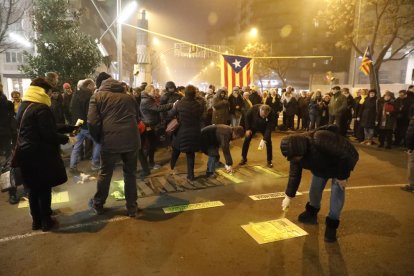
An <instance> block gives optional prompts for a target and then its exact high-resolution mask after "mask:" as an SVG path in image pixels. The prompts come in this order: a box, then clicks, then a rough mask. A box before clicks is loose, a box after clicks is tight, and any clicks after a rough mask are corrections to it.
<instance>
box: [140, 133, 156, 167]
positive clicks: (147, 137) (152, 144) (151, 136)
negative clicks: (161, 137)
mask: <svg viewBox="0 0 414 276" xmlns="http://www.w3.org/2000/svg"><path fill="white" fill-rule="evenodd" d="M143 137H144V139H143V140H144V143H145V145H147V146H148V149H147V156H146V157H148V163H149V165H150V166H154V155H155V149H156V148H157V141H158V137H157V133H156V131H155V129H151V130H147V131H145V132H144V133H143Z"/></svg>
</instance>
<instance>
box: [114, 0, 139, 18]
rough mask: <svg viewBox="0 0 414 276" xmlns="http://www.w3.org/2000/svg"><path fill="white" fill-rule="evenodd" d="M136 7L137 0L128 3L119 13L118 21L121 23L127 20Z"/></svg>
mask: <svg viewBox="0 0 414 276" xmlns="http://www.w3.org/2000/svg"><path fill="white" fill-rule="evenodd" d="M137 7H138V4H137V2H135V1H134V2H131V3H129V4H128V5H127V6H126V7H125V8H124V10H123V11H122V12H121V14H120V15H119V18H118V22H119V23H123V22H125V21H127V20H128V18H129V17H130V16H131V15H132V14H133V13H134V12H135V10H136V9H137Z"/></svg>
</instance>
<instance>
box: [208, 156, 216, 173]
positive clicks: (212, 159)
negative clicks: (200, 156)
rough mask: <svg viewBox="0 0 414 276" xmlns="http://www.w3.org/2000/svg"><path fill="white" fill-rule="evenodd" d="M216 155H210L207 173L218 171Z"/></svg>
mask: <svg viewBox="0 0 414 276" xmlns="http://www.w3.org/2000/svg"><path fill="white" fill-rule="evenodd" d="M217 161H218V160H217V157H216V156H209V157H208V161H207V173H214V172H215V171H216V162H217Z"/></svg>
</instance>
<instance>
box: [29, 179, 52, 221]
mask: <svg viewBox="0 0 414 276" xmlns="http://www.w3.org/2000/svg"><path fill="white" fill-rule="evenodd" d="M51 204H52V188H51V187H44V188H41V189H30V190H29V206H30V214H31V215H32V219H33V222H34V223H38V224H40V223H42V224H45V223H49V222H50V220H51V218H50V215H51Z"/></svg>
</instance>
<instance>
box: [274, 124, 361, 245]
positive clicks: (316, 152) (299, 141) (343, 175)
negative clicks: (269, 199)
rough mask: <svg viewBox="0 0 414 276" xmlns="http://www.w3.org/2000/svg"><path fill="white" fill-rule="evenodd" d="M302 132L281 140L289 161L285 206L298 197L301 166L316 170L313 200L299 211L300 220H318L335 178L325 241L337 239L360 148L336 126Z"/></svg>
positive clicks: (283, 151) (311, 222)
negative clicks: (330, 180) (350, 177)
mask: <svg viewBox="0 0 414 276" xmlns="http://www.w3.org/2000/svg"><path fill="white" fill-rule="evenodd" d="M324 128H325V129H321V128H320V129H318V130H316V131H314V132H309V133H306V134H301V135H290V136H287V137H284V138H283V139H282V141H281V143H280V149H281V151H282V154H283V155H284V156H285V157H287V159H288V160H289V161H290V170H289V181H288V185H287V188H286V192H285V193H286V197H285V199H284V200H283V203H282V207H283V209H284V210H285V209H286V208H288V207H289V204H290V200H291V198H293V197H295V195H296V192H297V190H298V188H299V185H300V181H301V178H302V170H303V169H307V170H310V171H311V172H312V174H313V177H312V183H311V187H310V191H309V199H310V201H309V202H308V203H307V204H306V211H305V212H303V213H302V214H300V215H299V218H298V219H299V221H300V222H302V223H305V224H316V223H317V214H318V212H319V210H320V206H321V199H322V192H323V190H324V188H325V186H326V183H327V182H328V180H329V179H330V178H332V188H331V200H330V202H331V205H330V211H329V215H328V216H327V217H326V230H325V241H327V242H334V241H336V229H337V228H338V226H339V217H340V214H341V211H342V208H343V206H344V202H345V186H346V183H347V179H348V178H349V176H350V174H351V171H352V170H353V169H354V167H355V165H356V163H357V162H358V158H359V155H358V152H357V151H356V149H355V148H354V146H353V145H352V144H351V143H350V142H349V141H348V140H347V139H346V138H345V137H343V136H341V135H339V134H338V133H337V126H334V125H333V126H332V125H331V126H326V127H324Z"/></svg>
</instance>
